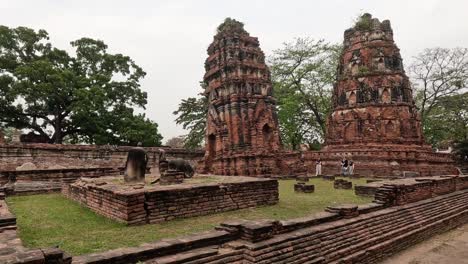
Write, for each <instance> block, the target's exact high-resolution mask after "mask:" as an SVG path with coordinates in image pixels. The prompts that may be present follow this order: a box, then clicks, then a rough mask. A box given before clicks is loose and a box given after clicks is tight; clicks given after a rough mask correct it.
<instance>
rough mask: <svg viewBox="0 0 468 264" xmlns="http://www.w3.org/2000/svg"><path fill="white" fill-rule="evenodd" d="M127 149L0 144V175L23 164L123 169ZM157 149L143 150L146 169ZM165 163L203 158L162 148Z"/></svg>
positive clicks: (155, 160) (199, 152)
mask: <svg viewBox="0 0 468 264" xmlns="http://www.w3.org/2000/svg"><path fill="white" fill-rule="evenodd" d="M130 148H131V147H130V146H118V147H114V146H96V145H60V144H20V143H13V144H0V171H5V170H9V171H12V170H15V169H16V168H17V167H18V166H21V165H22V164H24V163H26V162H31V163H33V164H35V165H36V166H37V168H38V169H50V168H56V167H60V168H66V169H68V168H74V169H77V168H80V169H81V168H95V167H104V168H108V167H113V168H119V167H124V166H125V161H126V159H127V153H128V150H129V149H130ZM159 148H161V147H149V148H145V150H146V151H147V153H148V157H149V161H148V163H149V165H148V166H150V167H154V166H155V165H156V164H158V161H159V160H158V158H159V151H158V149H159ZM162 148H163V149H164V150H165V153H166V156H167V158H168V159H172V158H182V159H186V160H189V161H190V162H191V163H193V164H196V163H197V162H198V161H199V160H200V159H201V158H203V154H204V151H203V150H186V149H174V148H165V147H162Z"/></svg>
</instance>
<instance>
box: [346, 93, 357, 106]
mask: <svg viewBox="0 0 468 264" xmlns="http://www.w3.org/2000/svg"><path fill="white" fill-rule="evenodd" d="M348 102H349V105H350V106H353V105H355V104H356V93H355V92H354V91H352V92H351V94H350V95H349V99H348Z"/></svg>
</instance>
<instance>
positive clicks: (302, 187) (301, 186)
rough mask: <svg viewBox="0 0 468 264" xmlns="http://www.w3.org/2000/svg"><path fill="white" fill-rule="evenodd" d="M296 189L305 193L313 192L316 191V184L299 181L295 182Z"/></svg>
mask: <svg viewBox="0 0 468 264" xmlns="http://www.w3.org/2000/svg"><path fill="white" fill-rule="evenodd" d="M294 191H295V192H303V193H313V192H314V191H315V185H313V184H306V183H305V182H298V183H296V184H294Z"/></svg>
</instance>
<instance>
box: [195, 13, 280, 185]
mask: <svg viewBox="0 0 468 264" xmlns="http://www.w3.org/2000/svg"><path fill="white" fill-rule="evenodd" d="M205 70H206V73H205V76H204V79H203V80H204V83H205V84H206V85H207V86H206V89H205V95H206V96H207V97H208V101H209V109H208V118H207V131H206V152H205V159H204V168H203V171H204V172H206V173H213V174H220V175H254V176H263V175H271V174H272V173H274V172H275V171H277V168H276V167H277V165H276V163H277V162H276V161H275V153H277V152H278V151H280V149H281V143H280V137H279V130H278V118H277V116H276V101H275V99H274V98H273V96H272V84H271V80H270V71H269V69H268V67H267V66H266V64H265V55H264V54H263V52H262V50H261V49H260V47H259V41H258V39H257V38H256V37H252V36H250V35H249V33H248V32H247V31H246V30H245V29H244V25H243V24H242V23H241V22H238V21H236V20H234V19H230V18H227V19H226V20H225V21H224V23H222V24H221V25H220V26H219V27H218V29H217V33H216V35H215V36H214V39H213V42H212V43H211V45H210V46H209V47H208V58H207V59H206V62H205Z"/></svg>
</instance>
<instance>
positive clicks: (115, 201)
mask: <svg viewBox="0 0 468 264" xmlns="http://www.w3.org/2000/svg"><path fill="white" fill-rule="evenodd" d="M62 192H63V193H64V194H65V195H66V196H68V197H69V198H71V199H73V200H75V201H78V202H80V203H82V204H84V205H85V206H87V207H89V208H90V209H91V210H93V211H95V212H97V213H99V214H102V215H104V216H107V217H109V218H112V219H116V220H119V221H122V222H125V223H127V224H129V225H132V224H145V223H158V222H163V221H168V220H172V219H174V218H183V217H192V216H199V215H206V214H210V213H215V212H224V211H231V210H237V209H243V208H249V207H256V206H261V205H273V204H276V203H277V202H278V199H279V197H278V181H277V180H271V179H246V180H245V181H240V182H226V183H208V184H205V185H193V186H191V185H180V186H177V187H175V186H158V187H145V188H143V187H141V186H136V187H134V186H119V185H116V184H112V183H109V184H102V182H94V181H93V180H87V179H82V180H79V181H77V182H76V183H73V184H70V185H67V186H64V187H63V189H62Z"/></svg>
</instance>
